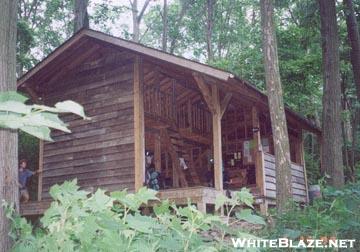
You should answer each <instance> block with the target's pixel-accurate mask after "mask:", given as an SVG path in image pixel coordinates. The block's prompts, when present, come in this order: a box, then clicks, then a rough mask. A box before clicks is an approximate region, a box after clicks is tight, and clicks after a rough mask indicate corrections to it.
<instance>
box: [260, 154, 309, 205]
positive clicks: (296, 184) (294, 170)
mask: <svg viewBox="0 0 360 252" xmlns="http://www.w3.org/2000/svg"><path fill="white" fill-rule="evenodd" d="M263 156H264V162H263V168H264V178H265V179H264V180H265V181H264V182H265V185H264V189H265V196H266V197H268V198H274V199H275V198H276V167H275V157H274V156H273V155H271V154H269V153H264V155H263ZM291 178H292V193H293V197H294V200H295V201H298V202H307V200H308V197H307V193H308V192H307V186H306V179H305V171H304V167H303V166H301V165H299V164H295V163H292V164H291Z"/></svg>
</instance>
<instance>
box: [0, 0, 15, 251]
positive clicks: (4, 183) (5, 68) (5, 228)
mask: <svg viewBox="0 0 360 252" xmlns="http://www.w3.org/2000/svg"><path fill="white" fill-rule="evenodd" d="M16 11H17V1H16V0H1V1H0V27H1V29H0V45H1V46H0V92H2V91H8V90H16ZM17 153H18V147H17V132H16V131H13V130H5V129H0V187H1V188H0V200H2V199H4V200H5V201H7V202H13V203H15V207H16V210H18V209H19V188H18V186H17V181H18V168H17V167H18V156H17V155H18V154H17ZM0 204H1V203H0ZM9 231H10V230H9V222H8V220H7V219H6V217H5V215H4V210H3V208H2V207H1V206H0V251H1V252H3V251H4V252H5V251H9V250H10V246H11V240H10V237H9V236H8V233H9Z"/></svg>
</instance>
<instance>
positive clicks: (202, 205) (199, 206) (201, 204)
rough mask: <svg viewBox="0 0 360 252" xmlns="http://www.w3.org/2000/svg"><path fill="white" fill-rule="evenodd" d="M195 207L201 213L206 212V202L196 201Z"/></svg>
mask: <svg viewBox="0 0 360 252" xmlns="http://www.w3.org/2000/svg"><path fill="white" fill-rule="evenodd" d="M196 208H197V209H198V210H199V211H200V212H202V213H205V214H206V203H205V202H202V201H201V202H197V203H196Z"/></svg>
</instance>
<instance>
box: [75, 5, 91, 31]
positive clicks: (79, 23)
mask: <svg viewBox="0 0 360 252" xmlns="http://www.w3.org/2000/svg"><path fill="white" fill-rule="evenodd" d="M87 6H88V0H75V6H74V15H75V17H74V32H77V31H79V30H81V29H82V28H89V16H88V12H87Z"/></svg>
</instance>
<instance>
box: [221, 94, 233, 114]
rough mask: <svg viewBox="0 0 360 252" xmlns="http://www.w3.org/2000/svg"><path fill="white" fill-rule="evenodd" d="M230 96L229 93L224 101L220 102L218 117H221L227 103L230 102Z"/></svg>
mask: <svg viewBox="0 0 360 252" xmlns="http://www.w3.org/2000/svg"><path fill="white" fill-rule="evenodd" d="M231 97H232V94H231V93H226V95H225V97H224V99H223V100H222V101H221V105H220V115H221V117H223V115H224V113H225V111H226V108H227V106H228V105H229V102H230V100H231Z"/></svg>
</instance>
